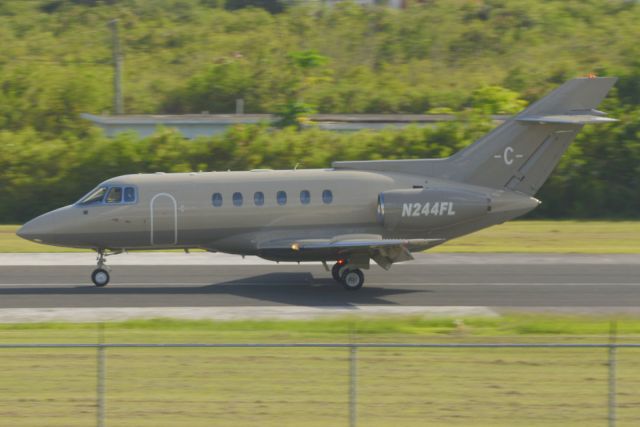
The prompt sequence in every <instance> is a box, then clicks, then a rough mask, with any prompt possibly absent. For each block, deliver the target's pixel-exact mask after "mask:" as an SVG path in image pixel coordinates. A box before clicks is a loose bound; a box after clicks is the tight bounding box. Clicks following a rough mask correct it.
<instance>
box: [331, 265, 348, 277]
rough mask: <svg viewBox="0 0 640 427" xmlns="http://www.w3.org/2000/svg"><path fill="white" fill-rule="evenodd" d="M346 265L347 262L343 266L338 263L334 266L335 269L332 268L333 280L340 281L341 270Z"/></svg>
mask: <svg viewBox="0 0 640 427" xmlns="http://www.w3.org/2000/svg"><path fill="white" fill-rule="evenodd" d="M345 265H346V263H345V262H343V263H342V264H340V263H338V262H336V263H335V264H333V267H331V276H332V277H333V280H335V281H336V282H339V281H340V269H341V268H342V267H344V266H345Z"/></svg>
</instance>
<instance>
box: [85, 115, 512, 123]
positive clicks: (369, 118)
mask: <svg viewBox="0 0 640 427" xmlns="http://www.w3.org/2000/svg"><path fill="white" fill-rule="evenodd" d="M80 116H81V117H82V118H84V119H87V120H90V121H92V122H94V123H97V124H102V125H163V124H167V125H183V124H241V123H246V124H255V123H260V122H271V121H274V120H276V119H277V116H275V115H273V114H180V115H172V114H123V115H116V116H111V115H95V114H88V113H83V114H81V115H80ZM308 117H309V119H310V120H311V121H313V122H319V123H329V122H336V123H390V124H391V123H436V122H443V121H451V120H455V119H456V116H455V115H453V114H310V115H309V116H308ZM507 117H509V116H505V115H494V116H492V119H493V120H498V121H502V120H505V119H506V118H507Z"/></svg>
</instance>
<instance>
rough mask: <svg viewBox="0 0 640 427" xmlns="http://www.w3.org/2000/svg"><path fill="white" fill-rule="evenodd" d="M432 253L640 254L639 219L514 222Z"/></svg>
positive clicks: (450, 244) (487, 230)
mask: <svg viewBox="0 0 640 427" xmlns="http://www.w3.org/2000/svg"><path fill="white" fill-rule="evenodd" d="M433 252H537V253H583V254H584V253H594V254H623V253H629V254H637V253H640V223H639V222H637V221H617V222H606V221H511V222H507V223H504V224H501V225H498V226H495V227H491V228H488V229H485V230H481V231H479V232H477V233H474V234H471V235H468V236H464V237H461V238H459V239H455V240H452V241H451V242H449V243H446V244H444V245H441V246H438V247H436V248H434V249H433Z"/></svg>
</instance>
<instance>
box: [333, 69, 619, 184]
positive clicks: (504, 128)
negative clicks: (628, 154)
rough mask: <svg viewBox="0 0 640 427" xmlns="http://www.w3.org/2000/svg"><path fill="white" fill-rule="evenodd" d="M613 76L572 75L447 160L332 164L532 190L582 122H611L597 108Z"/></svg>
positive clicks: (345, 167) (543, 177) (548, 173)
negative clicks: (572, 78)
mask: <svg viewBox="0 0 640 427" xmlns="http://www.w3.org/2000/svg"><path fill="white" fill-rule="evenodd" d="M616 80H617V79H616V78H613V77H599V78H578V79H574V80H570V81H568V82H566V83H565V84H563V85H562V86H560V87H559V88H557V89H556V90H554V91H553V92H551V93H550V94H548V95H547V96H545V97H544V98H542V99H541V100H539V101H538V102H536V103H534V104H533V105H531V106H530V107H528V108H527V109H526V110H524V111H523V112H521V113H520V114H518V115H516V116H514V117H511V118H509V119H508V120H507V121H505V122H504V123H502V124H501V125H500V126H498V127H497V128H496V129H494V130H493V131H492V132H490V133H489V134H487V135H485V136H484V137H482V138H481V139H479V140H478V141H476V142H475V143H473V144H472V145H470V146H469V147H467V148H465V149H463V150H461V151H459V152H458V153H456V154H454V155H453V156H451V157H449V158H447V159H424V160H376V161H361V162H357V161H356V162H334V164H333V166H334V167H335V168H336V169H359V170H375V171H385V172H403V173H410V174H417V175H425V176H432V177H438V178H445V179H451V180H453V181H458V182H466V183H469V184H474V185H481V186H486V187H492V188H507V189H509V190H514V191H519V192H522V193H524V194H528V195H533V194H535V193H536V192H537V191H538V190H539V189H540V187H541V186H542V184H544V182H545V181H546V180H547V178H548V177H549V175H550V174H551V171H552V170H553V169H554V168H555V166H556V165H557V164H558V161H559V160H560V157H561V156H562V154H563V153H564V152H565V151H566V150H567V148H568V147H569V144H571V142H572V141H573V139H574V138H575V136H576V134H577V133H578V132H579V131H580V129H582V126H584V125H585V124H587V123H605V122H612V121H615V119H610V118H607V117H604V113H602V112H601V111H598V110H596V109H595V108H596V107H597V106H598V105H599V104H600V102H602V100H603V99H604V97H605V96H606V95H607V93H608V92H609V90H610V89H611V87H612V86H613V85H614V83H615V82H616Z"/></svg>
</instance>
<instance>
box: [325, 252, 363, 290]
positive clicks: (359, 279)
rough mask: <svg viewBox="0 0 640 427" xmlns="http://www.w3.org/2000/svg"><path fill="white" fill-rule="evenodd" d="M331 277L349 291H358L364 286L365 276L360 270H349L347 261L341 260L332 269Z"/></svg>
mask: <svg viewBox="0 0 640 427" xmlns="http://www.w3.org/2000/svg"><path fill="white" fill-rule="evenodd" d="M331 275H332V276H333V279H334V280H335V281H336V282H339V283H341V284H342V286H343V287H344V288H345V289H346V290H348V291H357V290H358V289H360V288H361V287H362V285H364V274H363V273H362V271H361V270H360V269H358V268H349V266H348V263H347V260H344V259H339V260H338V261H337V262H336V263H335V264H334V265H333V267H332V268H331Z"/></svg>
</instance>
